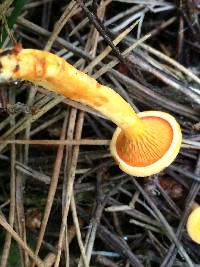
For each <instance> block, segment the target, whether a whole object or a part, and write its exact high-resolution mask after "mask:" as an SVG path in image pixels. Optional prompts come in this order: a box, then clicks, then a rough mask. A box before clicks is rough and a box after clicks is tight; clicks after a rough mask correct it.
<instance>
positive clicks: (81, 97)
mask: <svg viewBox="0 0 200 267" xmlns="http://www.w3.org/2000/svg"><path fill="white" fill-rule="evenodd" d="M0 63H1V64H0V66H1V69H0V81H1V79H6V78H7V79H12V80H14V79H22V80H28V81H31V82H33V83H35V84H37V85H41V86H43V87H45V88H47V89H48V90H51V91H54V92H56V93H58V94H61V95H63V96H66V97H68V98H70V99H72V100H76V101H79V102H82V103H84V104H86V105H88V106H91V107H93V108H94V109H96V110H98V111H99V112H101V113H102V114H104V115H105V116H106V117H108V118H109V119H110V120H111V121H113V122H114V123H115V124H116V125H117V126H119V127H120V128H122V129H129V128H130V126H132V125H134V124H135V123H138V125H140V119H139V118H138V116H137V115H136V113H135V112H134V110H133V109H132V107H131V106H130V105H129V104H128V103H127V102H126V101H125V100H124V99H123V98H122V97H121V96H120V95H119V94H118V93H116V92H115V91H114V90H113V89H111V88H109V87H107V86H104V85H101V84H99V83H98V82H97V81H96V80H95V79H93V78H91V77H89V76H88V75H87V74H85V73H83V72H81V71H79V70H77V69H76V68H74V67H73V66H72V65H70V64H69V63H67V62H66V61H65V60H64V59H62V58H60V57H58V56H56V55H54V54H51V53H49V52H46V51H40V50H34V49H22V50H21V51H20V52H19V53H12V52H11V55H6V56H2V57H1V56H0ZM131 128H132V127H131ZM133 128H135V127H133ZM133 128H132V130H131V131H133Z"/></svg>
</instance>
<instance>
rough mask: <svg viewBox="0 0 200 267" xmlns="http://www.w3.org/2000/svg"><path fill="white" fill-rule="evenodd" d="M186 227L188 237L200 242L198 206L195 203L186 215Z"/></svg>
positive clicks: (199, 213) (199, 207) (199, 211)
mask: <svg viewBox="0 0 200 267" xmlns="http://www.w3.org/2000/svg"><path fill="white" fill-rule="evenodd" d="M186 228H187V232H188V235H189V237H190V238H191V239H192V240H193V241H194V242H196V243H197V244H200V206H199V205H198V204H197V203H194V204H193V205H192V212H191V213H190V215H189V217H188V220H187V224H186Z"/></svg>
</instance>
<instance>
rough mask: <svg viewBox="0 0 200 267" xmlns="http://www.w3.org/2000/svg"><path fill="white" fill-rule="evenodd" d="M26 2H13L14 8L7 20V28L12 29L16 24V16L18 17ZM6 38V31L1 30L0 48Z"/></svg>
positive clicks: (25, 0)
mask: <svg viewBox="0 0 200 267" xmlns="http://www.w3.org/2000/svg"><path fill="white" fill-rule="evenodd" d="M26 2H27V0H16V1H15V7H14V9H13V11H12V13H11V15H10V16H9V17H8V18H7V23H8V28H9V29H12V28H13V26H14V24H15V23H16V20H17V18H18V16H19V15H20V13H21V11H22V8H23V7H24V5H25V4H26ZM7 36H8V33H7V31H6V29H4V30H3V33H2V36H1V39H0V47H2V45H3V43H4V42H5V40H6V38H7Z"/></svg>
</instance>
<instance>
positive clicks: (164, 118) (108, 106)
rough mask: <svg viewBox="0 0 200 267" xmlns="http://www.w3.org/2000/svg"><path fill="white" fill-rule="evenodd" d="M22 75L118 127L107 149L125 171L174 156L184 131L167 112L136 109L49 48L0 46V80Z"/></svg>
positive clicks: (154, 166)
mask: <svg viewBox="0 0 200 267" xmlns="http://www.w3.org/2000/svg"><path fill="white" fill-rule="evenodd" d="M14 80H26V81H30V82H32V83H34V84H36V85H40V86H43V87H44V88H46V89H48V90H50V91H54V92H56V93H58V94H61V95H63V96H65V97H68V98H70V99H72V100H75V101H79V102H81V103H84V104H86V105H88V106H90V107H92V108H94V109H96V110H97V111H99V112H101V113H102V114H103V115H105V116H106V117H108V118H109V119H110V120H111V121H113V122H114V123H115V124H116V125H117V126H118V127H117V129H116V131H115V132H114V135H113V138H112V140H111V144H110V150H111V154H112V155H113V157H114V158H115V160H116V162H117V163H118V165H119V167H120V168H121V169H122V170H123V171H124V172H126V173H128V174H130V175H134V176H138V177H140V176H141V177H144V176H149V175H152V174H155V173H158V172H160V171H161V170H163V169H164V168H165V167H167V166H168V165H170V164H171V162H172V161H173V160H174V159H175V157H176V156H177V154H178V152H179V149H180V145H181V140H182V134H181V130H180V127H179V124H178V123H177V122H176V120H175V119H174V117H172V116H171V115H169V114H167V113H164V112H159V111H146V112H141V113H139V114H136V113H135V111H134V110H133V109H132V107H131V106H130V105H129V104H128V103H127V102H126V101H125V100H124V99H123V98H122V97H121V96H120V95H119V94H117V93H116V92H115V91H114V90H113V89H111V88H109V87H107V86H104V85H101V84H99V83H98V82H97V81H96V80H95V79H93V78H91V77H89V76H88V75H87V74H85V73H83V72H81V71H79V70H77V69H76V68H74V67H73V66H72V65H70V64H69V63H67V62H66V61H65V60H64V59H63V58H60V57H58V56H56V55H54V54H52V53H49V52H46V51H40V50H35V49H19V48H18V49H10V50H2V51H1V52H0V82H5V81H14Z"/></svg>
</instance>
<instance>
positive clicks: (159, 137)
mask: <svg viewBox="0 0 200 267" xmlns="http://www.w3.org/2000/svg"><path fill="white" fill-rule="evenodd" d="M138 116H139V118H140V119H141V121H142V123H143V126H144V127H143V128H141V127H140V125H138V127H137V124H136V125H133V127H136V129H135V130H134V131H133V135H132V138H131V139H130V135H129V136H127V135H126V131H125V130H121V129H120V128H119V127H118V128H117V129H116V131H115V132H114V134H113V138H112V140H111V144H110V150H111V154H112V156H113V157H114V159H115V160H116V162H117V163H118V164H119V167H120V169H121V170H123V171H124V172H126V173H128V174H130V175H134V176H137V177H145V176H149V175H153V174H156V173H158V172H160V171H161V170H163V169H164V168H165V167H167V166H169V165H170V164H171V163H172V161H173V160H174V159H175V158H176V156H177V154H178V152H179V150H180V146H181V141H182V134H181V129H180V126H179V124H178V123H177V122H176V120H175V118H174V117H173V116H171V115H169V114H168V113H165V112H160V111H146V112H140V113H138ZM137 128H138V129H137ZM129 131H130V130H129Z"/></svg>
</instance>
